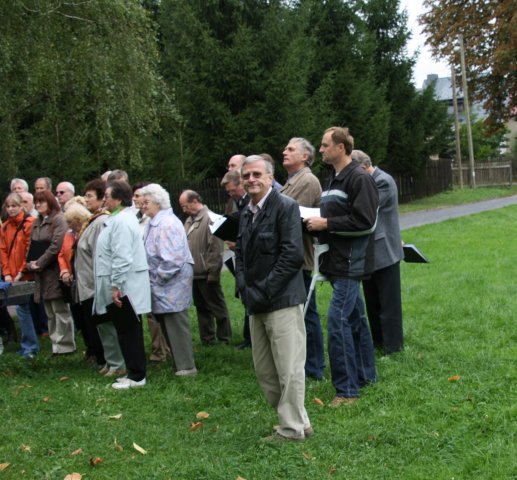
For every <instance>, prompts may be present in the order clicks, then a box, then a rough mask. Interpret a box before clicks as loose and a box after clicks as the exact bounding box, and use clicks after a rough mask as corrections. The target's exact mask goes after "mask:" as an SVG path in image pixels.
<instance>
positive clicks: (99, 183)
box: [83, 178, 107, 200]
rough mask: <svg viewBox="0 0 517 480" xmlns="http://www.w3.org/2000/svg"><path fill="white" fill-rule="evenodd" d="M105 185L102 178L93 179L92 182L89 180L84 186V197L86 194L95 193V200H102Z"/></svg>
mask: <svg viewBox="0 0 517 480" xmlns="http://www.w3.org/2000/svg"><path fill="white" fill-rule="evenodd" d="M106 187H107V183H106V182H105V181H104V180H103V179H102V178H95V179H93V180H90V181H89V182H88V183H87V184H86V185H85V186H84V190H83V192H84V195H86V192H95V195H96V196H97V200H102V199H103V198H104V193H105V192H106Z"/></svg>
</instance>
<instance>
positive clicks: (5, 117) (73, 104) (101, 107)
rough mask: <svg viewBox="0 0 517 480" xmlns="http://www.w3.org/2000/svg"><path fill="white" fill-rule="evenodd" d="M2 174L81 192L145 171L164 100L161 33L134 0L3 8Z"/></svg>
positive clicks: (0, 9)
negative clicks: (49, 180) (98, 180)
mask: <svg viewBox="0 0 517 480" xmlns="http://www.w3.org/2000/svg"><path fill="white" fill-rule="evenodd" d="M0 16H1V18H2V29H1V30H0V72H1V73H0V135H1V139H2V141H1V142H0V145H1V146H0V148H1V152H0V166H1V168H2V170H3V172H4V176H5V177H7V178H9V177H12V176H15V175H16V176H23V177H26V178H27V179H28V180H31V179H34V178H35V177H37V176H40V175H43V174H44V175H48V176H51V177H53V178H55V179H56V180H63V179H66V180H70V181H72V182H74V183H76V184H79V185H80V184H81V183H82V182H83V181H84V180H85V179H87V178H88V177H92V176H95V175H99V173H101V172H102V171H103V170H106V169H107V168H125V169H127V170H129V171H130V172H138V171H139V170H140V169H141V168H142V164H143V158H144V157H143V147H144V145H145V143H144V140H145V138H146V137H148V136H149V134H150V133H151V132H152V131H155V130H157V128H158V122H157V112H156V109H157V104H158V103H159V102H160V101H162V100H163V95H162V90H161V86H160V84H159V77H158V75H157V72H156V62H157V60H158V57H157V51H156V44H155V34H154V29H153V27H152V25H151V23H150V21H149V16H148V13H147V12H146V11H145V10H144V9H143V8H142V7H141V6H140V5H139V4H138V2H134V1H131V0H121V1H117V2H112V1H109V0H99V1H97V2H76V3H72V2H62V1H58V0H54V1H49V2H30V3H29V2H21V1H20V2H0Z"/></svg>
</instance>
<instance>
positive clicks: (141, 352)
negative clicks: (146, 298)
mask: <svg viewBox="0 0 517 480" xmlns="http://www.w3.org/2000/svg"><path fill="white" fill-rule="evenodd" d="M139 320H140V321H139V322H136V321H135V322H134V323H132V324H131V326H130V328H127V326H121V325H120V323H119V322H113V324H114V325H115V330H116V331H117V337H118V343H119V345H120V350H121V351H122V356H123V357H124V362H125V363H126V369H127V378H129V379H130V380H134V381H136V382H139V381H140V380H142V379H144V378H145V372H146V367H147V359H146V356H145V346H144V332H143V330H142V317H141V316H140V315H139Z"/></svg>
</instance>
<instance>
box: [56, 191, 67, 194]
mask: <svg viewBox="0 0 517 480" xmlns="http://www.w3.org/2000/svg"><path fill="white" fill-rule="evenodd" d="M65 193H66V190H58V191H57V192H56V195H64V194H65Z"/></svg>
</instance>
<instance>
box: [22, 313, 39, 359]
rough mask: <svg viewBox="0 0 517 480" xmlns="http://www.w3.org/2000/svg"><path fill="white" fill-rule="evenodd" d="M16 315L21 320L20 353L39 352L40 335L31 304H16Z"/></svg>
mask: <svg viewBox="0 0 517 480" xmlns="http://www.w3.org/2000/svg"><path fill="white" fill-rule="evenodd" d="M16 316H17V317H18V322H20V330H21V333H22V338H21V342H20V350H19V351H18V353H19V354H20V355H21V356H22V357H25V356H27V355H29V354H32V355H34V354H36V353H38V352H39V342H38V336H37V335H36V329H35V328H34V323H33V321H32V315H31V310H30V307H29V304H28V303H26V304H23V305H16Z"/></svg>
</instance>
